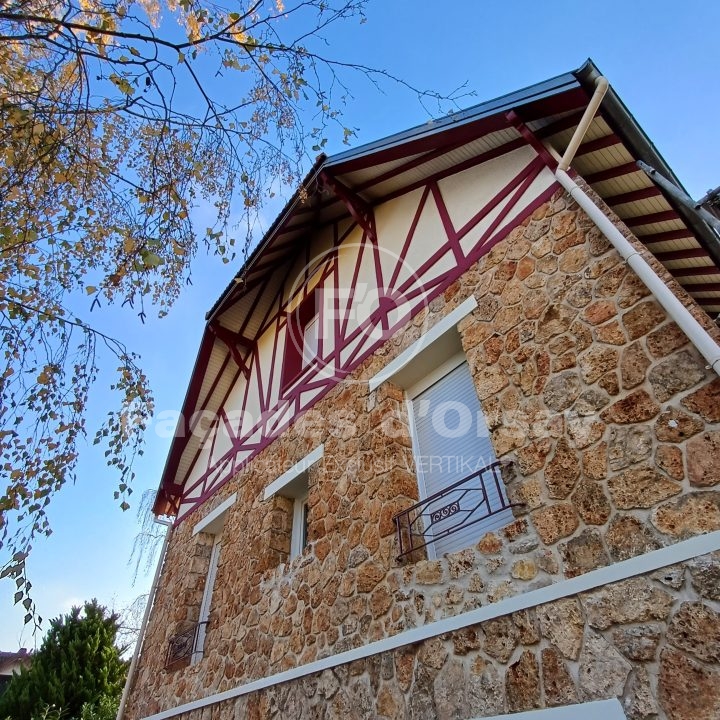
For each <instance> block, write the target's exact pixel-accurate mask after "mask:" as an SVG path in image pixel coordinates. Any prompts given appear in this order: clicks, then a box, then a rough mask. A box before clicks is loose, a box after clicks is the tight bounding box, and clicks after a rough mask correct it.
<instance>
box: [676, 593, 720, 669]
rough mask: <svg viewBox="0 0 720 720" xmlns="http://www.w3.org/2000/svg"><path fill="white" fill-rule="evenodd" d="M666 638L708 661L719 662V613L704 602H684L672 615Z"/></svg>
mask: <svg viewBox="0 0 720 720" xmlns="http://www.w3.org/2000/svg"><path fill="white" fill-rule="evenodd" d="M667 640H668V642H669V643H671V644H672V645H674V646H675V647H676V648H678V649H680V650H685V652H688V653H690V654H691V655H693V656H695V657H696V658H697V659H698V660H702V661H703V662H708V663H718V662H720V615H719V614H718V613H717V612H715V611H714V610H713V609H712V608H710V607H709V606H708V605H706V604H705V603H701V602H685V603H683V604H682V605H681V606H680V609H679V610H678V611H677V612H676V613H675V615H673V617H672V620H671V621H670V625H669V626H668V633H667Z"/></svg>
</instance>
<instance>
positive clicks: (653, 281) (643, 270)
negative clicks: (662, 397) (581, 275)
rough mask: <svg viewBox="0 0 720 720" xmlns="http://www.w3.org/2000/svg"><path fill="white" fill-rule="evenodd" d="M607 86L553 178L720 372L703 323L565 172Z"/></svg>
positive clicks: (600, 82)
mask: <svg viewBox="0 0 720 720" xmlns="http://www.w3.org/2000/svg"><path fill="white" fill-rule="evenodd" d="M607 88H608V82H607V80H606V79H605V78H604V77H602V76H601V77H599V78H598V79H597V81H596V87H595V93H594V94H593V97H592V98H591V100H590V104H589V105H588V107H587V108H586V110H585V113H584V114H583V117H582V119H581V121H580V124H579V125H578V127H577V129H576V130H575V133H574V135H573V137H572V139H571V140H570V144H569V145H568V147H567V150H566V151H565V155H563V158H562V160H561V161H560V164H559V165H558V168H557V170H556V171H555V177H556V178H557V180H558V182H559V183H560V184H561V185H562V186H563V187H564V188H565V190H567V192H568V193H569V194H570V195H571V196H572V198H573V199H574V200H575V202H577V204H578V205H579V206H580V207H581V208H582V209H583V210H584V211H585V212H586V213H587V214H588V215H589V216H590V219H591V220H592V221H593V222H594V223H595V224H596V225H597V226H598V228H599V229H600V231H601V232H602V233H603V235H605V237H606V238H607V239H608V240H609V241H610V242H611V243H612V245H613V247H614V248H615V249H616V250H617V251H618V252H619V253H620V255H621V256H622V258H623V259H624V260H625V262H626V263H627V264H628V265H629V266H630V267H631V268H632V269H633V270H634V271H635V273H636V274H637V276H638V277H639V278H640V279H641V280H642V281H643V282H644V283H645V285H646V286H647V288H648V290H650V292H651V293H652V294H653V295H654V296H655V299H656V300H657V301H658V302H659V303H660V305H662V306H663V308H665V311H666V312H667V314H668V315H669V316H670V317H671V318H672V319H673V320H674V321H675V322H676V323H677V324H678V326H679V327H680V329H681V330H682V331H683V332H684V333H685V335H687V337H688V339H689V340H690V342H691V343H692V344H693V345H694V346H695V347H696V348H697V349H698V351H699V352H700V353H701V354H702V356H703V357H704V358H705V359H706V360H707V362H708V367H710V368H712V369H713V370H714V371H715V372H716V373H717V374H718V375H720V346H718V344H717V343H716V342H715V340H713V338H712V337H711V336H710V334H709V333H708V332H707V331H706V330H705V328H703V326H702V325H701V324H700V323H699V322H698V321H697V320H696V319H695V318H694V317H693V316H692V314H691V313H690V311H689V310H688V309H687V308H686V307H685V306H684V305H683V304H682V303H681V302H680V300H678V298H677V297H676V296H675V294H674V293H673V292H672V290H670V288H669V287H668V286H667V285H666V284H665V281H664V280H661V279H660V278H659V277H658V275H657V274H656V273H655V271H654V270H653V269H652V267H650V265H649V264H648V263H647V262H646V261H645V259H644V258H643V256H642V255H640V253H639V252H638V251H637V250H636V249H635V248H634V247H633V246H632V244H631V243H630V242H628V240H627V239H626V238H625V236H624V235H623V234H622V233H621V232H620V231H619V230H618V229H617V227H616V226H615V224H614V223H613V222H612V220H610V218H608V216H607V215H605V213H604V212H603V211H602V210H601V209H600V208H599V207H598V206H597V205H596V204H595V203H594V202H593V200H592V199H591V198H590V197H589V195H587V194H586V193H585V192H584V191H583V190H582V188H580V187H579V185H578V184H577V183H576V182H575V181H574V180H573V179H572V178H571V177H570V176H569V175H568V174H567V172H565V171H566V170H567V169H568V168H569V167H570V163H571V162H572V160H573V158H574V157H575V153H576V151H577V149H578V147H579V146H580V143H581V142H582V139H583V137H584V135H585V133H586V132H587V129H588V127H589V126H590V123H591V122H592V119H593V117H594V116H595V112H596V111H597V108H598V107H599V105H600V103H601V102H602V98H603V96H604V95H605V92H606V91H607Z"/></svg>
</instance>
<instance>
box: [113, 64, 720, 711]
mask: <svg viewBox="0 0 720 720" xmlns="http://www.w3.org/2000/svg"><path fill="white" fill-rule="evenodd" d="M639 160H642V161H644V162H646V163H648V164H649V165H651V166H652V167H653V168H654V169H655V170H657V171H658V172H660V173H662V174H663V176H664V177H665V178H668V179H669V180H671V181H673V182H675V178H674V176H673V174H672V171H671V170H670V168H668V167H667V165H666V164H665V162H664V161H663V159H662V158H661V157H660V156H659V155H658V153H657V151H656V150H655V148H654V146H653V145H652V144H651V143H650V141H649V140H648V139H647V138H646V137H645V135H644V134H643V132H642V130H641V129H640V128H639V127H638V125H637V123H636V122H635V121H634V119H633V118H632V116H631V115H630V114H629V113H628V111H627V109H626V108H625V107H624V105H622V103H621V102H620V100H619V99H618V97H617V95H616V94H615V93H614V91H613V90H612V88H610V89H609V90H608V89H607V84H606V81H605V80H604V78H601V77H600V75H599V72H598V71H597V69H596V68H595V67H594V65H593V64H592V63H591V62H588V63H587V64H586V65H585V66H583V68H581V69H579V70H577V71H575V72H573V73H569V74H567V75H562V76H560V77H557V78H553V79H551V80H548V81H546V82H544V83H540V84H539V85H536V86H533V87H531V88H528V89H525V90H522V91H519V92H517V93H513V94H511V95H508V96H505V97H502V98H499V99H497V100H494V101H491V102H488V103H484V104H481V105H478V106H476V107H474V108H470V109H469V110H467V111H464V112H461V113H458V114H455V115H452V116H450V117H448V118H444V119H441V120H438V121H436V122H432V123H428V124H427V125H424V126H421V127H418V128H414V129H411V130H408V131H406V132H404V133H400V134H398V135H394V136H391V137H389V138H385V139H383V140H380V141H378V142H376V143H372V144H370V145H366V146H364V147H361V148H358V149H354V150H348V151H347V152H344V153H342V154H339V155H336V156H333V157H325V156H321V157H319V158H318V159H317V161H316V163H315V165H314V167H313V168H312V169H311V171H310V172H309V174H308V176H307V178H306V179H305V181H304V183H303V185H302V187H301V188H300V189H299V190H298V192H297V193H296V195H295V196H294V197H293V198H292V199H291V200H290V202H289V203H288V205H287V206H286V207H285V209H284V210H283V212H282V213H281V214H280V215H279V217H278V219H277V220H276V221H275V223H274V224H273V226H272V227H271V229H270V231H269V232H268V233H267V234H266V236H265V237H264V239H263V240H262V241H261V243H260V244H259V245H258V247H257V248H256V249H255V250H254V251H253V252H252V253H251V255H250V257H249V258H248V259H247V261H246V262H245V263H244V265H243V267H242V268H241V269H240V270H239V272H238V274H237V275H236V277H235V278H234V280H233V282H232V283H231V284H230V285H229V286H228V287H227V288H226V289H225V291H224V292H223V293H222V295H221V296H220V298H219V299H218V301H217V302H216V303H215V305H214V306H213V307H212V308H211V310H210V312H209V313H208V314H207V325H206V329H205V333H204V335H203V339H202V344H201V347H200V351H199V354H198V358H197V361H196V365H195V369H194V371H193V376H192V378H191V382H190V386H189V389H188V392H187V395H186V398H185V401H184V405H183V416H182V418H181V420H180V422H179V424H178V431H177V435H176V437H175V438H174V441H173V444H172V448H171V451H170V455H169V457H168V461H167V465H166V467H165V471H164V474H163V477H162V479H161V483H160V489H159V493H158V497H157V501H156V504H155V511H156V513H157V514H159V515H171V516H174V519H173V527H172V530H171V531H170V533H169V536H168V537H169V539H168V541H167V545H166V548H165V549H164V551H163V553H164V554H163V560H162V562H161V565H160V568H159V575H158V583H157V587H156V591H154V595H153V599H152V602H151V604H150V607H151V608H152V610H151V613H150V615H149V620H148V623H147V629H146V631H145V632H144V636H143V638H142V639H141V641H140V643H139V646H138V651H137V653H136V657H135V660H134V662H133V666H132V668H131V671H130V678H129V680H128V687H127V688H126V697H125V698H124V700H123V707H122V708H121V713H120V715H121V716H122V717H126V718H133V719H138V720H139V719H140V718H144V719H149V720H164V719H165V718H171V717H178V718H183V719H184V720H190V719H191V718H192V719H193V720H194V719H195V718H199V717H201V716H202V717H203V718H206V717H212V718H236V717H252V718H261V717H262V718H265V717H268V718H269V717H273V718H285V717H303V718H304V717H324V718H335V717H357V718H376V717H385V718H435V717H454V718H468V719H469V718H479V717H484V718H499V717H506V716H513V717H514V716H515V715H513V714H515V713H520V714H519V715H517V717H520V718H523V720H524V719H525V718H528V719H529V718H533V720H534V719H535V718H537V720H554V719H556V718H569V717H579V716H581V715H582V716H583V717H587V718H593V717H598V718H599V717H601V716H602V717H603V718H614V719H617V720H619V719H621V718H633V719H634V718H651V717H657V718H659V719H663V720H665V719H668V718H671V719H672V720H685V719H686V718H687V719H688V720H689V719H690V718H693V720H694V719H695V718H701V717H702V718H711V717H718V716H720V690H718V688H720V683H719V682H717V681H718V679H719V678H720V668H719V667H718V662H719V661H720V658H719V657H718V654H717V652H716V651H715V650H713V648H712V647H711V645H712V643H711V642H710V640H709V639H708V638H712V637H714V636H715V635H717V632H718V628H720V605H719V604H718V603H719V602H720V595H719V594H718V591H717V587H716V586H717V582H716V581H717V577H718V576H720V561H719V560H718V553H719V552H720V491H719V490H718V488H719V487H720V472H719V471H718V463H717V459H716V458H717V454H718V452H720V414H719V412H718V408H719V407H720V401H719V400H718V398H719V397H720V380H718V377H717V375H718V373H719V372H720V346H718V340H719V339H720V331H718V327H717V325H716V324H714V322H713V320H714V318H715V317H716V316H717V314H718V313H720V280H719V279H718V276H719V275H720V250H719V249H718V248H719V247H720V244H719V242H718V235H717V234H716V232H715V231H714V230H713V229H712V227H711V225H712V223H710V224H708V223H707V222H705V220H703V218H702V217H701V216H699V215H698V214H697V213H696V212H695V210H694V209H693V208H692V207H691V205H692V204H691V203H690V204H689V205H687V204H684V203H683V202H680V201H678V200H677V197H678V196H677V195H673V194H672V193H669V191H667V190H666V189H663V187H662V186H660V185H656V184H655V183H654V182H653V180H652V179H651V177H650V176H649V175H647V174H646V172H645V171H644V170H642V169H640V167H639V166H638V164H637V161H639ZM678 192H679V193H680V194H682V191H681V190H678Z"/></svg>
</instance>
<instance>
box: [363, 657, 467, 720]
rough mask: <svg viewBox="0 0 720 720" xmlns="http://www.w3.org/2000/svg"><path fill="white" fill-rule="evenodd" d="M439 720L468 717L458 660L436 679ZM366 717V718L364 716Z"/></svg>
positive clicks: (462, 678) (461, 669)
mask: <svg viewBox="0 0 720 720" xmlns="http://www.w3.org/2000/svg"><path fill="white" fill-rule="evenodd" d="M433 696H434V699H435V707H436V709H437V714H436V716H435V717H437V720H455V718H465V717H467V716H468V712H469V710H468V703H467V698H466V696H465V672H464V670H463V665H462V663H461V662H459V661H458V660H452V661H450V662H449V663H448V664H447V666H446V667H445V668H444V669H443V671H442V672H441V673H439V674H438V676H437V677H436V678H435V683H434V693H433ZM364 717H366V716H364Z"/></svg>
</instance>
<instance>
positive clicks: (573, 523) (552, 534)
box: [531, 503, 578, 545]
mask: <svg viewBox="0 0 720 720" xmlns="http://www.w3.org/2000/svg"><path fill="white" fill-rule="evenodd" d="M531 517H532V521H533V524H534V525H535V529H536V530H537V533H538V535H539V536H540V539H541V540H542V541H543V542H544V543H545V544H546V545H552V544H553V543H555V542H557V541H558V540H559V539H560V538H563V537H567V536H568V535H572V533H574V532H575V529H576V528H577V526H578V518H577V513H576V512H575V508H573V506H572V505H570V504H568V503H558V504H556V505H551V506H550V507H547V508H543V509H541V510H538V511H536V512H535V513H533V514H532V516H531Z"/></svg>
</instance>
